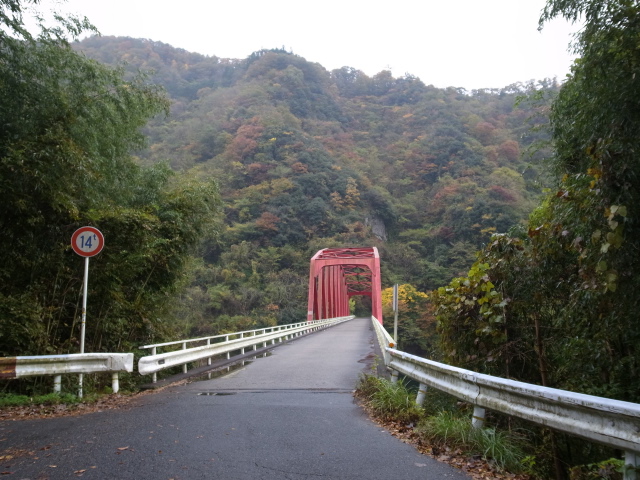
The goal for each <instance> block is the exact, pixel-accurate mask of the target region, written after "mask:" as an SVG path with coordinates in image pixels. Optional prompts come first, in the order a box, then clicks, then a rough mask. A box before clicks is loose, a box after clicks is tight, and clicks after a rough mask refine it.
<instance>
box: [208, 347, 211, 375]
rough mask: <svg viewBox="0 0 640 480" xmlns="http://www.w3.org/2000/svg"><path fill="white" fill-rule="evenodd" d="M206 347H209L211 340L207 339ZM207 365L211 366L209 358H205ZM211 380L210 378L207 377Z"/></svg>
mask: <svg viewBox="0 0 640 480" xmlns="http://www.w3.org/2000/svg"><path fill="white" fill-rule="evenodd" d="M207 345H211V339H210V338H207ZM207 365H211V357H209V358H207ZM209 378H211V377H209Z"/></svg>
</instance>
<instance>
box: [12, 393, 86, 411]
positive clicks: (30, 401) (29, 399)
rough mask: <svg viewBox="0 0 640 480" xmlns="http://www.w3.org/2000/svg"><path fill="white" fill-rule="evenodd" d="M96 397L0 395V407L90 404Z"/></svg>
mask: <svg viewBox="0 0 640 480" xmlns="http://www.w3.org/2000/svg"><path fill="white" fill-rule="evenodd" d="M94 397H95V398H97V395H85V396H84V397H83V398H78V397H76V396H75V395H72V394H70V393H48V394H46V395H35V396H28V395H16V394H13V393H0V408H1V407H23V406H27V405H61V404H76V403H91V402H92V401H94V400H95V398H94Z"/></svg>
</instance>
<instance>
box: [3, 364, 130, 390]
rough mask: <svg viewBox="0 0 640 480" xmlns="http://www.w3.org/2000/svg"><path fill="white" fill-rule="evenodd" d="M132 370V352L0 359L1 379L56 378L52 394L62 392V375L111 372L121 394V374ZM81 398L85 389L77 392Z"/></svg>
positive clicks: (112, 383)
mask: <svg viewBox="0 0 640 480" xmlns="http://www.w3.org/2000/svg"><path fill="white" fill-rule="evenodd" d="M132 371H133V353H72V354H68V355H39V356H23V357H0V379H11V378H22V377H31V376H45V375H54V379H53V391H54V392H57V393H59V392H60V391H61V389H62V375H63V374H74V373H78V374H81V375H82V374H85V373H100V372H105V373H111V387H112V390H113V393H118V390H119V388H120V387H119V384H120V382H119V380H118V372H132ZM78 396H80V397H82V387H80V390H79V391H78Z"/></svg>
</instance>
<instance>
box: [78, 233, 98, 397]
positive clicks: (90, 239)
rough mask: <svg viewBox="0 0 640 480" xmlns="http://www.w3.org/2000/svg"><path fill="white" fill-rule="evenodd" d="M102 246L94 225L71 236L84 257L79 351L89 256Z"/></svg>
mask: <svg viewBox="0 0 640 480" xmlns="http://www.w3.org/2000/svg"><path fill="white" fill-rule="evenodd" d="M103 247H104V236H103V235H102V233H101V232H100V230H98V229H97V228H94V227H81V228H79V229H78V230H76V231H75V232H74V234H73V235H72V236H71V248H73V251H74V252H76V253H77V254H78V255H80V256H81V257H84V281H83V286H82V323H81V327H80V353H84V337H85V330H86V325H87V288H88V285H89V257H93V256H94V255H97V254H99V253H100V252H101V251H102V248H103ZM82 380H83V375H82V373H81V374H80V375H79V378H78V397H80V398H82Z"/></svg>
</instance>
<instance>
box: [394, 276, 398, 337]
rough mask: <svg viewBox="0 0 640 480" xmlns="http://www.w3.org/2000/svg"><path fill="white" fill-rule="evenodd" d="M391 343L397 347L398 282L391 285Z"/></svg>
mask: <svg viewBox="0 0 640 480" xmlns="http://www.w3.org/2000/svg"><path fill="white" fill-rule="evenodd" d="M393 343H394V344H395V347H396V348H398V284H397V283H396V284H395V285H394V286H393Z"/></svg>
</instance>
